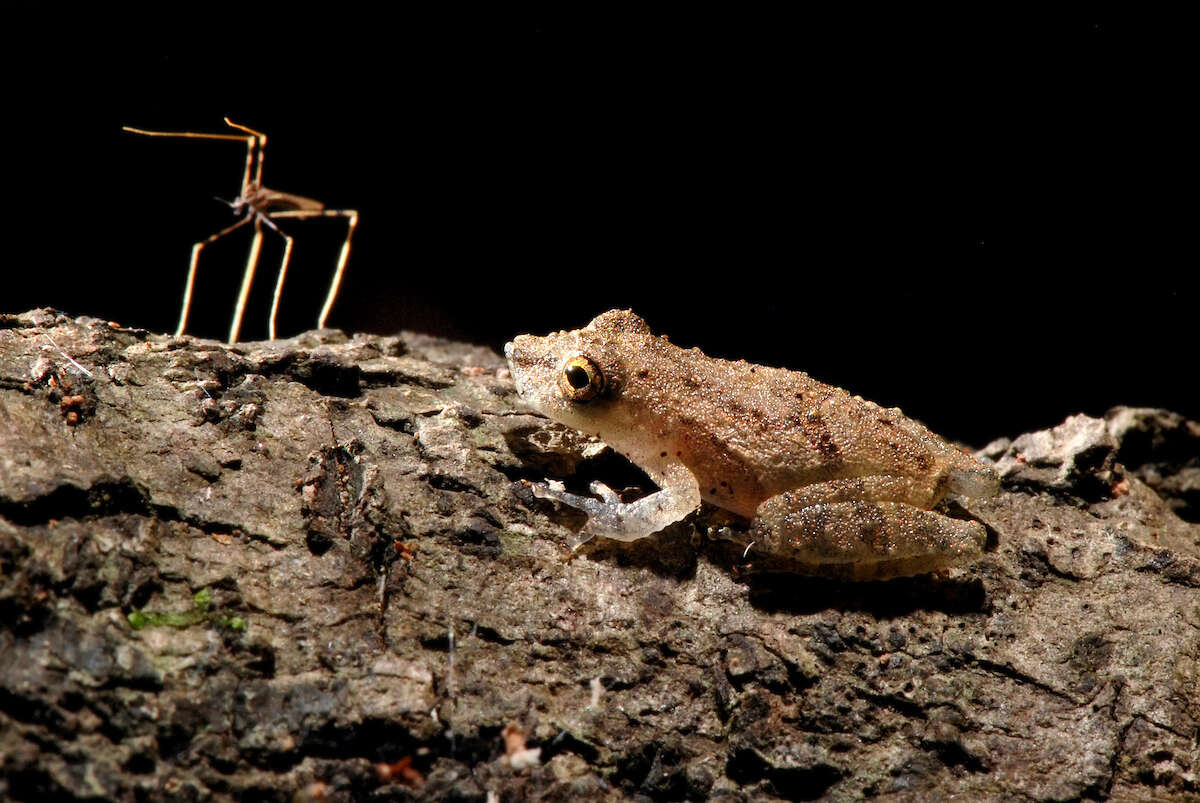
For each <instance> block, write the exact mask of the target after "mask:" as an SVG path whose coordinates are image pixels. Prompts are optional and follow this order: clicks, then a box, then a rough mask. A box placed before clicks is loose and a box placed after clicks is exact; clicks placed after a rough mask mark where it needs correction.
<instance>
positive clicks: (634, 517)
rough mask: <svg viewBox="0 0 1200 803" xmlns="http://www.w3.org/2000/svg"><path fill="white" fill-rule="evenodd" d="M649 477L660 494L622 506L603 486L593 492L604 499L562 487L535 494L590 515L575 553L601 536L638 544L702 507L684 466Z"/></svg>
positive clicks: (693, 479)
mask: <svg viewBox="0 0 1200 803" xmlns="http://www.w3.org/2000/svg"><path fill="white" fill-rule="evenodd" d="M649 474H650V478H651V479H653V480H654V481H655V483H657V484H658V487H659V488H660V490H658V491H656V492H654V493H652V494H650V495H649V496H645V497H643V498H641V499H637V500H635V501H633V502H628V503H626V502H622V501H621V500H620V499H619V498H618V497H617V495H616V494H615V493H614V492H613V491H612V489H611V488H609V487H608V486H606V485H604V484H603V483H599V482H593V483H592V484H591V490H592V493H594V494H596V495H597V496H599V497H601V498H600V499H593V498H591V497H590V496H579V495H577V494H572V493H567V492H566V491H564V490H562V488H561V486H560V487H553V486H547V485H535V486H533V493H534V495H535V496H537V497H540V498H542V499H554V500H556V501H558V502H562V503H564V504H567V505H570V506H571V507H576V508H579V509H580V510H582V511H584V512H585V513H587V514H588V522H587V524H586V525H585V526H584V528H583V529H582V530H581V531H580V532H579V535H578V536H577V538H576V540H575V543H573V544H572V546H571V549H572V551H574V550H576V549H578V548H579V547H580V546H582V545H583V544H585V543H587V542H588V541H590V540H591V539H592V538H594V537H595V536H597V535H603V536H605V537H606V538H615V539H616V540H618V541H636V540H638V539H639V538H645V537H646V536H648V535H651V534H653V533H656V532H658V531H659V530H661V529H663V528H664V527H666V526H667V525H669V524H674V523H675V522H677V521H679V520H680V519H682V518H683V517H684V516H686V515H687V514H689V513H691V512H692V511H693V510H695V509H696V508H698V507H699V506H700V486H699V485H698V484H697V483H696V477H695V475H694V474H692V472H691V471H689V470H688V469H687V467H686V466H684V465H683V464H682V463H675V464H671V465H668V466H666V467H664V468H663V469H662V470H659V471H650V472H649Z"/></svg>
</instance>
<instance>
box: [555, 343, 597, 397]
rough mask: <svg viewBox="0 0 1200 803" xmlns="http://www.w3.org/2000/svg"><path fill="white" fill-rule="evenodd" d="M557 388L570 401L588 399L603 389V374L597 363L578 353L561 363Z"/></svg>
mask: <svg viewBox="0 0 1200 803" xmlns="http://www.w3.org/2000/svg"><path fill="white" fill-rule="evenodd" d="M558 389H559V390H561V391H562V394H563V395H564V396H566V397H567V398H568V399H570V400H571V401H579V402H583V401H588V400H590V399H594V398H596V396H597V395H598V394H599V393H600V391H602V390H604V374H603V372H601V370H600V366H599V365H596V363H594V362H592V361H591V360H590V359H588V358H587V357H585V356H583V355H582V354H580V355H578V356H575V357H571V358H570V359H569V360H567V361H566V362H565V363H563V367H562V371H561V372H560V373H559V375H558Z"/></svg>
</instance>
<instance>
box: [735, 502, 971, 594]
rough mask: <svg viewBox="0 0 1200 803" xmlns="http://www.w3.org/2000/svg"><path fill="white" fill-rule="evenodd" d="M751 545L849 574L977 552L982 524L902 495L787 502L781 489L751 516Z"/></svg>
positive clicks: (933, 565) (889, 572) (926, 567)
mask: <svg viewBox="0 0 1200 803" xmlns="http://www.w3.org/2000/svg"><path fill="white" fill-rule="evenodd" d="M753 538H754V539H755V541H756V543H757V548H756V551H758V550H762V551H763V552H766V553H767V554H769V555H772V556H774V557H779V558H782V559H785V560H788V561H793V562H795V563H796V564H798V565H800V566H803V567H805V570H806V571H811V572H812V573H817V574H829V575H832V576H845V577H850V578H854V579H885V578H888V577H901V576H905V575H913V574H923V573H925V572H930V571H936V570H938V569H941V568H944V567H946V566H953V565H955V564H959V563H962V562H964V561H965V560H968V559H970V558H971V557H973V556H975V555H978V554H979V553H981V552H982V551H983V548H984V545H985V544H986V542H987V531H986V530H985V529H984V527H983V525H982V524H980V523H979V522H977V521H963V520H960V519H953V518H950V517H949V516H943V515H942V514H940V513H934V512H933V511H929V510H923V509H921V508H919V507H914V506H913V505H907V504H904V503H902V502H834V503H824V504H816V505H809V506H807V507H802V508H798V509H797V508H794V507H790V506H788V505H787V504H786V499H785V498H784V497H783V495H782V494H781V495H780V496H778V497H773V498H772V499H768V500H767V501H766V502H763V504H762V505H760V506H759V508H758V513H757V515H756V517H755V520H754V531H753Z"/></svg>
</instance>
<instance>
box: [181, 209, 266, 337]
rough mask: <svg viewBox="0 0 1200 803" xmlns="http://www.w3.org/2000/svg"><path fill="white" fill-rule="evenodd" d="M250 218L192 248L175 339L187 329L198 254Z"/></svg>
mask: <svg viewBox="0 0 1200 803" xmlns="http://www.w3.org/2000/svg"><path fill="white" fill-rule="evenodd" d="M252 217H253V214H250V215H247V216H246V217H244V218H242V219H241V220H239V221H238V222H237V223H234V224H233V225H232V226H226V227H225V228H223V229H221V230H220V231H219V232H217V233H216V234H214V235H212V236H211V237H209V238H208V239H206V240H201V241H200V242H198V243H196V244H195V245H193V246H192V260H191V262H190V263H189V264H188V274H187V283H186V284H184V286H183V309H181V310H180V311H179V328H178V329H176V330H175V336H176V337H179V336H180V335H182V334H183V331H184V329H186V328H187V319H188V311H189V310H190V309H191V308H192V288H193V287H194V286H195V284H196V266H197V265H198V264H199V263H200V252H201V251H202V250H203V249H204V246H206V245H208V244H209V243H212V242H216V241H217V240H219V239H221V238H222V237H224V236H225V235H226V234H228V233H229V232H231V231H233V230H234V229H237V228H239V227H241V226H244V225H246V224H247V223H249V222H250V218H252Z"/></svg>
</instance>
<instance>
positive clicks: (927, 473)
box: [635, 341, 994, 515]
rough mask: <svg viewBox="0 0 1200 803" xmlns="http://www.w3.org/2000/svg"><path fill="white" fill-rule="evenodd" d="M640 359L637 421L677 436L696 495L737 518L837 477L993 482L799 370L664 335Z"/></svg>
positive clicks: (936, 443) (893, 416) (962, 457)
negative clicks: (649, 403) (730, 356)
mask: <svg viewBox="0 0 1200 803" xmlns="http://www.w3.org/2000/svg"><path fill="white" fill-rule="evenodd" d="M647 353H648V352H643V354H647ZM648 362H649V363H653V364H654V365H653V366H651V365H643V366H641V370H642V371H643V372H647V371H650V373H649V374H648V375H649V376H655V377H657V379H658V381H657V382H655V383H654V384H655V385H656V387H655V390H654V392H653V393H651V394H647V395H648V396H649V397H651V398H653V399H654V406H653V409H650V408H647V409H646V410H645V411H644V412H645V416H646V418H647V423H649V424H653V423H655V422H656V420H657V419H660V418H661V419H667V420H665V421H657V423H658V424H659V426H660V429H662V430H667V431H671V432H674V433H678V437H677V439H676V444H675V445H676V446H677V447H678V449H679V451H680V457H681V459H682V460H683V461H684V462H685V463H686V464H688V466H689V468H691V469H692V470H693V471H694V472H695V473H696V474H697V476H698V477H699V478H700V480H701V487H702V493H704V495H705V498H706V499H707V500H708V501H710V502H712V503H714V504H718V505H721V506H722V507H727V508H730V509H732V510H735V511H736V512H740V513H743V515H747V511H750V512H752V511H753V509H754V508H755V507H756V506H757V505H758V504H759V503H760V502H762V501H763V500H765V499H766V498H768V497H770V496H772V495H774V494H776V493H779V492H781V491H784V490H788V489H792V488H797V487H803V486H806V485H813V484H816V483H821V482H828V481H831V480H838V479H844V478H856V477H866V476H874V475H887V476H900V477H911V478H914V479H916V480H919V481H921V482H928V483H929V484H930V485H931V490H930V494H931V495H933V496H938V497H940V496H941V495H942V494H943V493H945V492H946V491H956V492H962V493H968V495H981V494H971V493H970V491H971V490H978V491H980V492H981V493H982V492H986V491H987V489H988V488H989V487H990V486H991V485H993V484H994V476H993V475H991V472H990V470H989V469H987V468H986V467H985V466H983V465H982V464H980V463H979V462H978V461H976V460H974V459H973V458H971V457H970V456H969V455H966V454H964V453H962V452H960V451H958V450H957V449H955V448H954V447H952V446H950V445H949V444H947V443H946V442H945V441H943V440H942V439H941V438H939V437H938V436H937V435H935V434H934V433H932V432H930V431H929V430H928V429H927V428H925V427H924V426H922V425H921V424H919V423H917V422H916V421H913V420H911V419H909V418H906V417H905V416H904V415H903V414H902V413H901V412H900V411H899V410H897V409H889V408H884V407H880V406H879V405H877V404H874V403H873V402H869V401H866V400H864V399H862V398H861V397H857V396H851V395H850V394H849V393H847V392H846V391H844V390H842V389H841V388H837V387H834V386H832V385H826V384H824V383H822V382H819V381H817V380H815V379H813V378H812V377H810V376H808V375H807V374H805V373H802V372H799V371H788V370H784V369H780V368H770V367H766V366H761V365H754V364H751V363H747V362H745V361H741V360H739V361H736V362H731V361H728V360H721V359H717V358H713V357H708V356H706V355H704V354H702V353H701V352H699V351H698V350H695V349H689V350H684V349H679V348H677V347H675V346H673V345H671V344H669V343H666V341H660V342H658V343H656V348H655V349H654V350H653V354H652V356H651V359H650V360H649V361H648ZM652 369H653V370H652ZM635 370H636V369H635ZM672 389H673V390H674V393H672ZM635 392H636V391H635ZM664 400H665V401H664ZM956 483H957V485H959V486H961V487H955V485H956ZM937 484H940V485H941V486H944V487H942V488H937V489H935V488H933V487H932V486H933V485H937Z"/></svg>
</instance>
